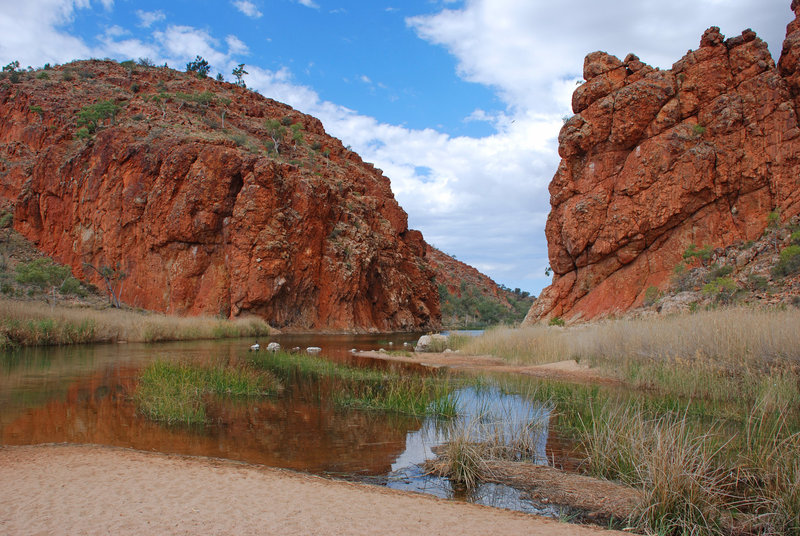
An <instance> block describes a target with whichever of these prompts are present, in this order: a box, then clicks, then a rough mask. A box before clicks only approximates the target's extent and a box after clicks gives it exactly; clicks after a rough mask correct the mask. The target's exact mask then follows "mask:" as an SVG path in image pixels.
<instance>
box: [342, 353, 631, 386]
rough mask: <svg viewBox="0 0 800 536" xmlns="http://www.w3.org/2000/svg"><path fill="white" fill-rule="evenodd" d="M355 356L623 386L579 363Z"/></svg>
mask: <svg viewBox="0 0 800 536" xmlns="http://www.w3.org/2000/svg"><path fill="white" fill-rule="evenodd" d="M354 355H357V356H359V357H368V358H371V359H382V360H384V361H397V362H401V363H416V364H419V365H425V366H429V367H447V368H451V369H454V370H475V371H481V372H504V373H511V374H525V375H528V376H535V377H537V378H546V379H551V380H563V381H577V382H592V383H619V381H618V380H617V379H615V378H612V377H610V376H608V375H607V374H604V373H603V372H602V371H600V370H597V369H592V368H589V366H588V365H585V364H580V363H577V362H576V361H575V360H572V359H569V360H565V361H558V362H556V363H545V364H544V365H512V364H509V363H507V362H506V361H504V360H502V359H501V358H499V357H493V356H485V355H480V356H475V355H465V354H461V353H457V352H445V353H428V352H424V353H413V352H412V353H409V355H403V354H390V353H384V352H357V353H355V354H354Z"/></svg>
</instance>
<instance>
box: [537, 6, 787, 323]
mask: <svg viewBox="0 0 800 536" xmlns="http://www.w3.org/2000/svg"><path fill="white" fill-rule="evenodd" d="M792 9H793V10H794V11H795V14H796V16H797V19H796V20H795V21H794V22H792V23H791V24H790V25H789V27H788V29H787V38H786V42H785V43H784V47H783V53H782V56H781V60H780V62H779V65H778V66H777V67H776V65H775V62H774V61H773V59H772V57H771V56H770V54H769V51H768V49H767V45H766V44H765V43H764V42H763V41H761V40H760V39H759V38H758V37H756V35H755V33H753V32H752V31H750V30H746V31H744V32H743V33H742V35H741V36H737V37H734V38H732V39H727V40H726V39H725V38H724V37H723V36H722V35H720V33H719V29H718V28H710V29H708V30H707V31H706V32H705V33H704V35H703V37H702V40H701V42H700V48H699V49H697V50H694V51H689V52H688V53H687V54H686V56H684V57H683V58H682V59H681V60H679V61H678V62H677V63H675V64H674V65H673V67H672V69H670V70H666V71H662V70H658V69H653V68H651V67H649V66H647V65H645V64H643V63H642V62H641V61H639V59H638V58H637V57H636V56H634V55H629V56H628V57H626V58H625V60H624V61H620V60H619V59H618V58H616V57H614V56H610V55H608V54H606V53H603V52H594V53H592V54H589V55H588V56H587V57H586V60H585V63H584V78H585V79H586V82H585V83H584V84H583V85H581V86H580V87H578V88H577V90H576V91H575V93H574V94H573V98H572V107H573V110H574V112H575V115H574V116H573V117H572V118H571V119H569V120H568V121H567V122H566V124H565V125H564V127H563V128H562V130H561V133H560V134H559V154H560V156H561V157H562V161H561V164H560V165H559V168H558V171H557V172H556V174H555V176H554V177H553V180H552V182H551V184H550V196H551V198H550V203H551V205H552V209H551V213H550V215H549V217H548V221H547V225H546V235H547V240H548V253H549V257H550V265H551V267H552V269H553V272H554V274H555V275H554V279H553V283H552V285H551V286H549V287H548V288H546V289H545V290H544V291H543V292H542V295H541V296H540V297H539V299H538V300H537V301H536V302H535V303H534V305H533V306H532V308H531V310H530V312H529V313H528V316H527V318H526V322H536V321H539V320H543V319H547V318H552V317H555V316H559V317H564V318H565V319H567V320H570V319H573V320H577V319H590V318H594V317H597V316H603V315H608V314H613V313H617V312H622V311H625V310H627V309H629V308H631V307H635V306H638V305H640V304H641V303H642V300H643V298H644V293H645V290H646V289H647V288H648V287H650V286H655V287H660V288H663V287H665V286H666V285H667V284H668V281H669V277H670V275H671V273H672V270H673V268H674V267H675V266H676V265H677V264H678V263H679V262H680V261H681V256H682V253H683V252H684V251H685V250H686V249H687V247H688V246H689V245H690V244H697V245H698V246H701V245H710V246H712V247H721V246H725V245H728V244H732V243H734V242H737V241H742V240H750V239H754V238H756V237H758V236H759V235H760V234H761V233H762V232H763V231H764V228H765V226H766V219H767V215H768V213H769V212H770V211H773V210H774V209H778V210H780V214H781V218H782V219H783V220H786V219H788V218H790V217H792V216H794V215H796V214H798V213H800V173H799V172H800V128H798V111H800V70H799V68H798V56H800V1H798V0H795V1H794V2H792Z"/></svg>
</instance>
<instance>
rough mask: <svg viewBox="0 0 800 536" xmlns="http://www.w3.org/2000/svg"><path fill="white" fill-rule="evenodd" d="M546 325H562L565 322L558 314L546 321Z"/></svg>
mask: <svg viewBox="0 0 800 536" xmlns="http://www.w3.org/2000/svg"><path fill="white" fill-rule="evenodd" d="M548 325H550V326H564V325H566V322H564V319H563V318H561V317H559V316H554V317H553V318H551V319H550V322H548Z"/></svg>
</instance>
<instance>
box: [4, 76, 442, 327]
mask: <svg viewBox="0 0 800 536" xmlns="http://www.w3.org/2000/svg"><path fill="white" fill-rule="evenodd" d="M4 74H8V73H4ZM11 74H13V76H4V78H3V79H2V80H0V199H1V200H2V202H3V204H4V207H7V208H11V209H13V211H14V227H15V229H16V230H18V231H19V232H20V233H22V234H23V235H24V236H25V237H27V238H28V239H30V240H32V241H33V242H34V244H35V245H36V246H37V247H38V248H39V249H40V250H42V251H43V252H45V253H46V254H48V255H51V256H52V257H53V258H54V259H56V260H57V261H58V262H61V263H64V264H68V265H69V266H71V267H72V270H73V273H74V274H75V275H76V276H77V277H79V278H81V279H84V280H88V281H91V282H93V283H95V284H96V285H97V286H99V287H101V288H103V283H102V280H101V279H100V278H99V277H98V275H97V274H96V273H95V272H94V271H93V270H91V269H90V268H87V265H86V264H85V263H90V264H92V265H94V266H98V267H99V266H111V267H117V266H118V267H119V268H120V269H121V270H122V271H124V272H125V273H126V274H127V278H126V279H125V280H124V281H123V282H122V285H121V289H122V290H121V299H122V301H123V302H125V303H127V304H128V305H131V306H134V307H141V308H146V309H151V310H155V311H163V312H168V313H174V314H181V315H198V314H211V315H217V314H220V315H223V316H231V317H235V316H239V315H241V314H255V315H258V316H261V317H263V318H265V319H266V320H267V321H268V322H270V323H271V324H272V325H274V326H276V327H291V328H296V329H309V330H336V331H339V330H358V331H366V330H380V331H389V330H419V329H432V328H435V327H437V326H438V324H439V318H440V312H439V299H438V293H437V288H436V285H435V283H434V282H433V277H434V273H433V271H432V270H431V268H430V267H429V266H428V264H427V262H426V260H425V252H426V247H427V244H426V243H425V241H424V240H423V237H422V235H421V234H420V233H419V232H418V231H414V230H410V229H408V225H407V216H406V213H405V212H404V211H403V210H402V209H401V208H400V206H399V205H398V204H397V202H396V201H395V199H394V196H393V194H392V191H391V188H390V184H389V180H388V179H387V178H386V177H385V176H383V174H382V173H381V171H380V170H378V169H375V168H374V167H373V166H372V165H371V164H368V163H365V162H363V161H362V160H361V158H360V157H359V156H358V155H356V154H355V153H353V152H351V151H350V150H349V148H345V147H343V146H342V143H341V142H340V141H339V140H337V139H335V138H332V137H330V136H328V135H327V134H326V133H325V131H324V129H323V127H322V125H321V123H320V122H319V121H318V120H317V119H315V118H313V117H310V116H307V115H304V114H301V113H299V112H297V111H296V110H294V109H292V108H290V107H289V106H286V105H283V104H281V103H278V102H275V101H273V100H270V99H265V98H264V97H262V96H260V95H258V94H257V93H255V92H253V91H250V90H248V89H245V88H244V87H239V86H236V85H234V84H230V83H224V82H218V81H214V80H211V79H199V78H198V77H197V76H196V75H195V74H194V73H180V72H177V71H174V70H171V69H168V68H166V67H164V68H155V67H152V66H147V65H136V64H134V63H133V62H125V63H123V64H118V63H115V62H112V61H81V62H73V63H72V64H69V65H64V66H57V67H54V68H49V67H48V68H46V69H41V70H38V71H31V72H29V71H22V72H17V73H11ZM102 102H108V103H112V104H114V105H116V106H118V107H119V109H118V111H117V112H116V113H111V114H105V115H103V114H101V117H100V118H99V119H96V121H95V123H96V132H94V133H92V132H90V130H94V129H95V124H93V123H92V122H91V121H89V122H88V123H87V125H86V126H87V129H86V130H81V129H80V128H79V127H80V118H81V113H82V111H83V112H86V110H87V106H91V105H95V104H96V103H102ZM95 111H96V110H95ZM89 115H91V114H89ZM84 117H88V116H87V114H86V113H84ZM84 122H85V121H84Z"/></svg>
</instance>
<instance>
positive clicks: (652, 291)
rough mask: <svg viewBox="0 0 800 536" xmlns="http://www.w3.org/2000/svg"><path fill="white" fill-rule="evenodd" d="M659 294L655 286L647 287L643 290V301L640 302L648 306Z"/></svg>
mask: <svg viewBox="0 0 800 536" xmlns="http://www.w3.org/2000/svg"><path fill="white" fill-rule="evenodd" d="M660 294H661V293H660V292H659V291H658V288H657V287H647V290H645V291H644V301H643V302H642V303H643V304H644V305H648V306H649V305H653V304H654V303H655V302H656V300H657V299H658V298H659V295H660Z"/></svg>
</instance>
